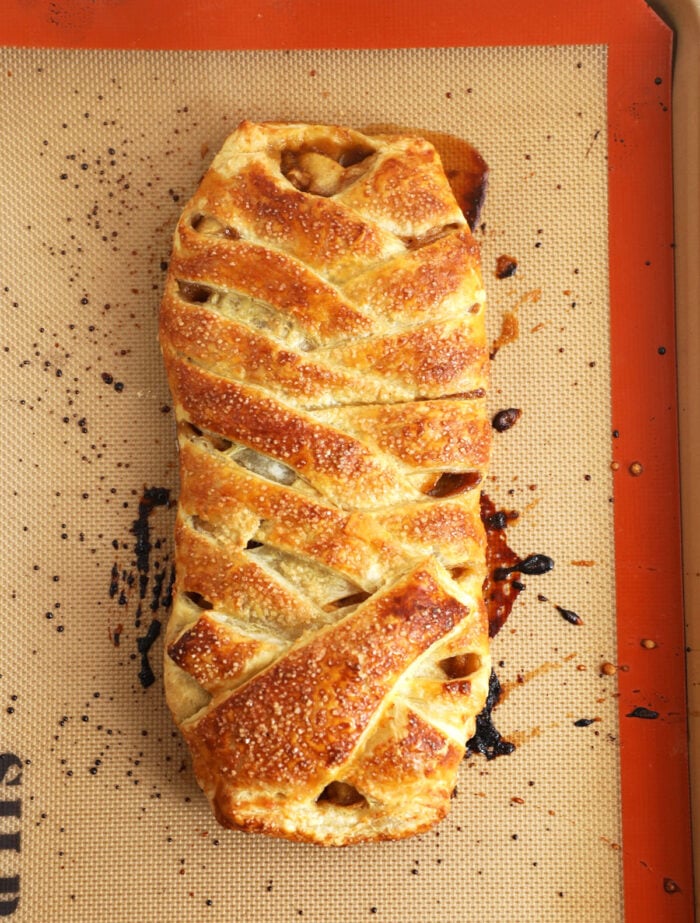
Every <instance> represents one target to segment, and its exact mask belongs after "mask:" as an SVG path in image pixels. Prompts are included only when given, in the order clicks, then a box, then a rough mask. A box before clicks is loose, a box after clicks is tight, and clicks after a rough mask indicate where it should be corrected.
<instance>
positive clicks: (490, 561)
mask: <svg viewBox="0 0 700 923" xmlns="http://www.w3.org/2000/svg"><path fill="white" fill-rule="evenodd" d="M516 515H517V514H514V513H506V512H505V511H504V510H497V509H496V505H495V503H494V502H493V501H492V500H491V498H490V497H488V496H487V495H486V494H485V493H482V494H481V521H482V522H483V523H484V527H485V529H486V563H487V565H488V575H487V577H486V580H485V581H484V601H485V603H486V610H487V612H488V616H489V636H490V637H491V638H493V637H494V635H496V634H498V632H499V631H500V630H501V628H503V626H504V625H505V623H506V620H507V618H508V616H509V615H510V611H511V609H512V608H513V603H514V602H515V600H516V599H517V597H518V593H520V591H521V589H522V584H520V585H518V581H517V580H515V574H516V573H517V571H515V570H509V574H508V576H507V577H506V578H505V579H502V580H496V578H495V576H494V575H495V573H496V572H497V571H499V570H500V571H502V570H504V569H511V568H515V567H516V566H517V565H518V564H519V563H520V557H519V556H518V555H517V554H516V553H515V552H514V551H513V549H512V548H511V547H510V545H509V544H508V539H507V538H506V534H505V528H506V525H507V524H508V520H509V519H513V518H515V516H516ZM514 584H515V585H514Z"/></svg>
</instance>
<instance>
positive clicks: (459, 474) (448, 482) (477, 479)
mask: <svg viewBox="0 0 700 923" xmlns="http://www.w3.org/2000/svg"><path fill="white" fill-rule="evenodd" d="M480 483H481V474H480V472H478V471H444V472H443V473H442V474H440V475H439V477H438V478H437V479H436V481H435V483H434V484H433V485H432V486H431V487H429V488H428V489H427V490H426V489H424V493H426V494H427V495H428V496H429V497H435V498H436V499H443V498H444V497H456V496H458V495H459V494H463V493H465V492H466V491H467V490H473V489H474V488H475V487H477V486H478V485H479V484H480Z"/></svg>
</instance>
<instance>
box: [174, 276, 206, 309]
mask: <svg viewBox="0 0 700 923" xmlns="http://www.w3.org/2000/svg"><path fill="white" fill-rule="evenodd" d="M177 288H178V293H179V295H180V298H181V299H182V300H183V301H186V302H188V304H204V303H205V302H207V301H209V299H210V298H211V296H212V295H213V294H214V292H213V290H212V289H211V288H209V286H207V285H201V284H200V283H199V282H187V281H186V280H185V279H178V280H177Z"/></svg>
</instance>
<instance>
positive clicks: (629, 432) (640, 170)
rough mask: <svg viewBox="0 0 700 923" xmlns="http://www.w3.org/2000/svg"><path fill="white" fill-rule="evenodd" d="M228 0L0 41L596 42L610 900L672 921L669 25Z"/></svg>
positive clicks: (608, 10) (34, 20)
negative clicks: (616, 799)
mask: <svg viewBox="0 0 700 923" xmlns="http://www.w3.org/2000/svg"><path fill="white" fill-rule="evenodd" d="M235 6H236V9H233V8H232V6H231V5H229V4H226V5H225V6H224V5H222V4H220V3H218V2H217V0H121V2H115V0H52V2H49V0H5V3H4V10H3V14H2V18H0V42H1V43H2V44H5V45H15V46H33V47H36V46H43V47H64V48H112V49H115V48H122V49H142V50H146V49H161V50H185V49H186V50H223V49H226V50H242V49H273V50H274V49H283V48H346V49H347V48H388V47H391V48H402V47H403V48H409V47H447V46H450V47H477V46H499V45H500V46H505V45H555V44H589V43H590V44H604V45H606V46H607V48H608V138H609V141H608V156H609V177H608V178H609V235H610V244H609V246H610V251H609V253H610V297H611V315H612V316H611V342H612V346H611V351H612V354H611V359H612V416H613V426H614V427H615V429H616V430H618V431H619V438H614V439H613V440H612V443H613V444H612V447H611V453H613V458H614V462H613V468H614V469H615V470H616V474H615V543H616V551H615V554H616V575H617V628H618V660H619V663H620V666H621V668H622V669H621V670H620V671H619V690H620V743H621V750H620V754H621V774H622V781H621V788H622V818H623V844H624V853H623V855H624V888H625V908H626V914H625V915H626V918H627V920H628V921H630V923H647V921H648V923H659V921H661V920H663V921H664V923H666V921H668V923H670V921H682V923H687V921H691V920H693V919H694V914H693V877H692V851H691V836H690V833H691V832H690V798H689V785H688V743H687V711H686V687H685V649H684V628H683V599H682V579H681V576H682V570H681V554H680V552H681V548H680V500H679V498H680V489H679V473H678V429H677V400H676V363H675V317H674V292H673V250H672V241H673V204H672V172H671V170H672V163H671V123H670V118H669V114H670V113H669V112H668V111H667V109H666V108H665V107H664V106H663V105H660V104H659V96H660V94H661V95H662V96H663V97H665V99H666V100H667V104H666V105H667V108H670V98H671V57H672V41H673V37H672V34H671V32H670V30H669V29H668V28H667V27H666V26H665V25H664V24H663V23H662V22H661V20H660V19H659V18H657V16H656V15H655V14H654V13H653V12H652V11H651V10H650V9H649V7H648V6H646V4H645V3H644V2H643V0H616V2H610V0H569V2H567V3H562V2H560V0H499V2H498V3H493V2H487V0H473V2H471V3H468V2H465V0H440V2H436V0H353V2H352V3H351V4H347V3H343V4H342V6H341V5H340V4H336V3H334V2H332V0H331V2H329V0H248V2H247V3H245V4H241V3H239V4H236V5H235ZM582 205H583V203H582ZM650 367H653V375H652V374H649V371H650ZM633 472H637V473H639V472H641V474H638V476H634V474H633ZM642 641H646V642H647V644H646V645H644V644H642ZM651 642H653V643H654V644H655V645H656V646H655V647H652V646H651ZM638 706H642V707H644V708H648V709H650V710H652V711H658V712H659V716H660V720H656V721H652V720H634V719H632V718H630V717H628V715H629V714H630V712H632V710H633V709H634V708H636V707H638ZM594 793H595V785H594V784H592V785H591V795H592V797H594Z"/></svg>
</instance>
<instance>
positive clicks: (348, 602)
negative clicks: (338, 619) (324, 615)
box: [323, 590, 373, 612]
mask: <svg viewBox="0 0 700 923" xmlns="http://www.w3.org/2000/svg"><path fill="white" fill-rule="evenodd" d="M372 595H373V594H372V593H367V592H365V591H364V590H361V591H360V592H359V593H351V594H350V596H341V597H340V598H339V599H334V600H333V601H332V602H329V603H326V605H325V606H324V607H323V609H324V611H325V612H334V611H335V610H336V609H345V608H347V607H348V606H353V607H355V606H359V605H361V604H362V603H364V602H367V600H368V599H369V598H370V596H372Z"/></svg>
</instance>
